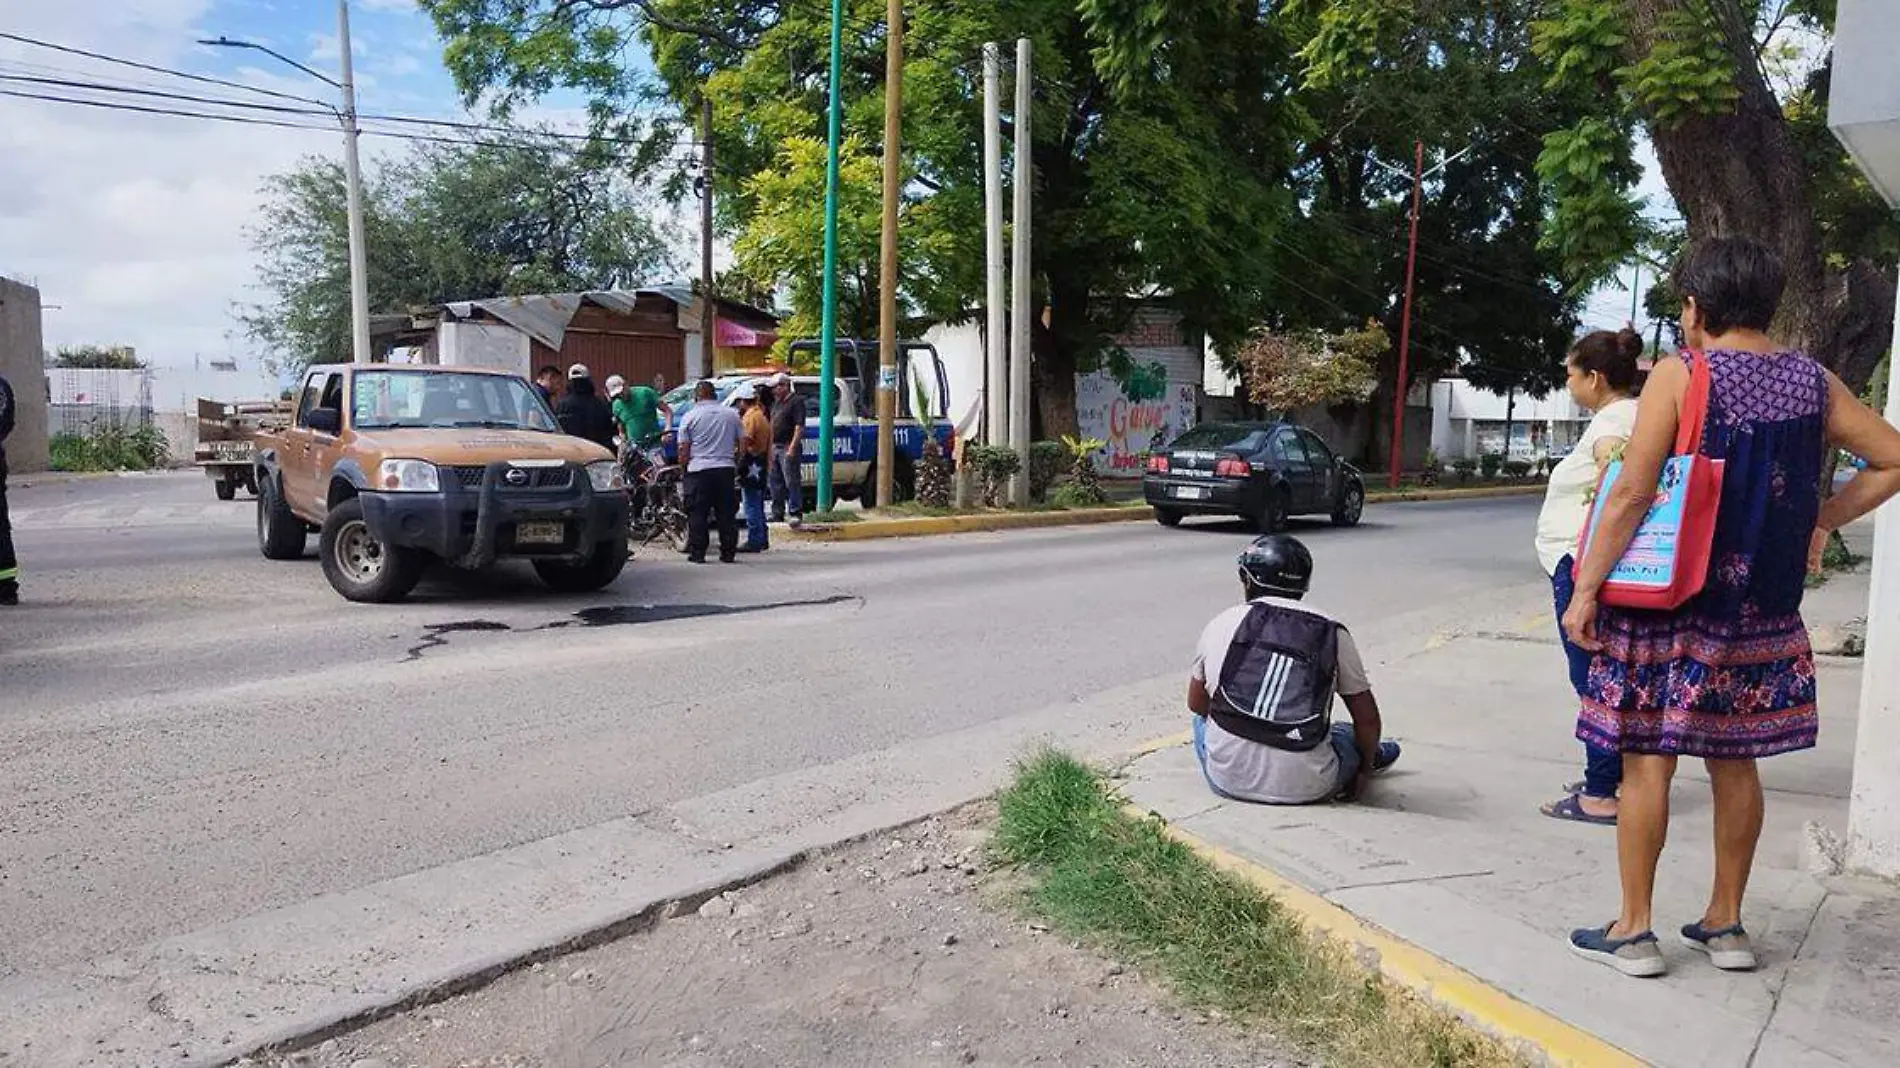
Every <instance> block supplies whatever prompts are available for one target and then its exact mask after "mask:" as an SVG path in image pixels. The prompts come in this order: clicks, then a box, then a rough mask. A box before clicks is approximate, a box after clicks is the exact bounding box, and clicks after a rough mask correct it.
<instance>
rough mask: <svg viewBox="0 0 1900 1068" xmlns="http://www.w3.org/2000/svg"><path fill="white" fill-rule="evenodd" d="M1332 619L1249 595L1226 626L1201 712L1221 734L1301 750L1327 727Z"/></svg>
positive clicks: (1316, 742)
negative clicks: (1208, 701) (1221, 656)
mask: <svg viewBox="0 0 1900 1068" xmlns="http://www.w3.org/2000/svg"><path fill="white" fill-rule="evenodd" d="M1339 630H1340V627H1339V624H1338V623H1335V622H1333V621H1332V620H1330V619H1327V618H1326V617H1324V616H1320V615H1316V614H1314V613H1312V612H1307V611H1303V610H1301V609H1298V608H1290V607H1288V606H1286V605H1280V604H1274V603H1272V602H1271V601H1256V602H1255V603H1254V604H1253V606H1252V608H1251V609H1250V610H1249V611H1248V612H1247V616H1246V618H1245V619H1243V620H1242V621H1241V623H1240V626H1239V627H1238V628H1237V629H1236V630H1235V631H1234V638H1233V641H1232V643H1231V644H1229V645H1228V647H1227V658H1226V659H1225V660H1223V661H1222V662H1221V671H1220V679H1219V680H1218V682H1217V684H1216V685H1215V688H1214V693H1213V695H1212V696H1213V702H1212V705H1211V707H1210V708H1209V710H1208V714H1209V715H1210V716H1212V717H1213V720H1214V722H1215V723H1216V724H1218V725H1219V726H1220V728H1221V729H1222V730H1224V731H1226V732H1227V733H1229V734H1233V735H1237V736H1239V737H1241V738H1245V739H1247V740H1248V741H1250V742H1258V743H1260V744H1261V745H1266V746H1271V747H1272V748H1274V749H1285V750H1290V751H1292V752H1297V753H1303V752H1306V751H1308V750H1311V749H1316V748H1318V747H1319V746H1320V745H1322V744H1324V743H1325V742H1326V741H1327V739H1328V737H1329V736H1330V735H1331V733H1332V713H1333V688H1334V680H1335V678H1336V676H1337V674H1338V670H1339Z"/></svg>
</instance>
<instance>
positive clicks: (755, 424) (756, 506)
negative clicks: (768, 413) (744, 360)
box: [734, 382, 772, 553]
mask: <svg viewBox="0 0 1900 1068" xmlns="http://www.w3.org/2000/svg"><path fill="white" fill-rule="evenodd" d="M734 396H736V397H737V398H738V399H739V424H740V426H741V427H742V428H743V434H742V436H741V438H740V448H739V499H740V501H741V502H743V504H744V506H745V546H744V547H743V548H741V549H740V550H739V551H740V552H746V553H762V552H764V551H765V550H766V547H767V544H768V541H769V539H768V537H767V534H766V526H765V483H766V477H765V469H766V468H767V467H768V466H770V464H771V462H772V424H771V423H770V422H768V421H767V420H766V418H765V408H764V407H763V406H762V405H761V404H760V403H759V387H758V386H756V385H754V384H753V383H751V382H747V383H746V384H745V385H743V386H740V387H739V389H738V391H737V392H736V393H735V394H734Z"/></svg>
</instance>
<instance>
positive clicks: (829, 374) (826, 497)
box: [818, 0, 844, 512]
mask: <svg viewBox="0 0 1900 1068" xmlns="http://www.w3.org/2000/svg"><path fill="white" fill-rule="evenodd" d="M843 53H844V0H831V94H830V100H829V102H828V103H827V105H826V110H827V112H828V115H829V117H828V118H827V120H826V124H825V125H826V133H825V281H824V313H823V315H822V316H821V318H820V326H819V332H820V333H821V334H822V335H823V336H822V337H820V338H819V340H818V352H819V356H818V510H819V511H821V512H829V511H831V506H832V504H833V500H832V495H831V458H832V443H831V425H832V422H833V421H834V420H835V419H836V418H837V414H838V338H837V333H838V140H839V136H840V127H841V126H842V124H843V107H842V106H841V104H840V101H839V95H838V93H839V81H840V79H841V78H842V77H843V72H842V70H841V68H842V67H843V58H842V57H843Z"/></svg>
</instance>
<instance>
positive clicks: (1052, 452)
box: [1029, 441, 1069, 501]
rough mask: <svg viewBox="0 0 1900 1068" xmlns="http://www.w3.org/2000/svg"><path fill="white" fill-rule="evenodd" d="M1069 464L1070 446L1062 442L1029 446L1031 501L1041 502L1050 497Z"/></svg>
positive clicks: (1037, 443)
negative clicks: (1063, 470)
mask: <svg viewBox="0 0 1900 1068" xmlns="http://www.w3.org/2000/svg"><path fill="white" fill-rule="evenodd" d="M1068 464H1069V449H1068V446H1066V445H1064V444H1062V443H1061V442H1060V441H1038V442H1035V443H1034V444H1032V445H1030V446H1029V499H1030V500H1032V501H1040V500H1043V499H1044V498H1046V497H1048V496H1049V487H1051V486H1054V485H1055V484H1056V479H1057V478H1058V477H1060V476H1061V474H1062V469H1063V468H1064V467H1066V466H1068Z"/></svg>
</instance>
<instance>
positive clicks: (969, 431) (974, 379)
mask: <svg viewBox="0 0 1900 1068" xmlns="http://www.w3.org/2000/svg"><path fill="white" fill-rule="evenodd" d="M923 340H925V341H927V342H929V343H930V344H932V345H934V346H936V349H937V356H938V358H939V359H941V360H943V368H944V375H945V377H947V378H949V380H950V406H949V411H950V422H951V425H953V426H955V427H956V428H957V436H958V437H959V438H968V437H972V436H974V435H975V434H976V433H977V431H978V430H980V429H981V427H982V419H983V385H984V380H985V379H987V378H988V377H989V363H988V361H989V350H988V349H987V348H986V347H985V345H984V343H983V320H982V318H981V317H980V316H972V317H971V318H970V319H969V320H967V321H965V322H961V323H938V324H937V325H935V326H933V327H931V328H930V329H929V330H926V331H924V336H923Z"/></svg>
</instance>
